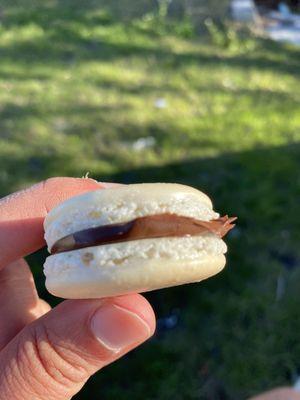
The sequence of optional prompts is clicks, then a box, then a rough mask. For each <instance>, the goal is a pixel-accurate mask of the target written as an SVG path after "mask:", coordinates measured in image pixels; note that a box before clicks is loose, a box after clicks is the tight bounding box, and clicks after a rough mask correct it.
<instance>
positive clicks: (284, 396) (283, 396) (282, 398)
mask: <svg viewBox="0 0 300 400" xmlns="http://www.w3.org/2000/svg"><path fill="white" fill-rule="evenodd" d="M249 400H300V393H297V392H295V391H294V390H293V389H291V388H288V387H286V388H285V387H283V388H278V389H274V390H271V391H270V392H266V393H263V394H261V395H259V396H256V397H251V399H249Z"/></svg>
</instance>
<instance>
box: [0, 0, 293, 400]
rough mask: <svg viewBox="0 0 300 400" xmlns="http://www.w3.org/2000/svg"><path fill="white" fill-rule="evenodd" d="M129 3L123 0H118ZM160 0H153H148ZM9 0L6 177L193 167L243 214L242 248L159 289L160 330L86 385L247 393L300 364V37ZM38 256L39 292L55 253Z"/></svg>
mask: <svg viewBox="0 0 300 400" xmlns="http://www.w3.org/2000/svg"><path fill="white" fill-rule="evenodd" d="M112 3H114V2H112ZM144 3H147V2H144ZM20 4H21V3H20V2H18V1H15V2H13V3H12V2H10V1H7V2H6V0H3V1H2V2H1V16H0V21H1V25H0V43H1V44H0V59H1V62H0V191H1V194H2V195H5V194H7V193H9V192H11V191H14V190H17V189H19V188H22V187H25V186H27V185H29V184H31V183H34V182H36V181H38V180H40V179H43V178H46V177H49V176H55V175H70V176H83V175H85V174H86V173H87V172H88V171H89V172H90V175H91V176H92V177H94V178H97V179H99V180H115V181H121V182H125V183H128V182H142V181H146V182H156V181H167V182H169V181H170V182H180V183H186V184H190V185H193V186H195V187H198V188H201V189H202V190H204V191H205V192H206V193H208V194H209V195H210V196H211V197H212V199H213V201H214V204H215V208H216V209H217V210H218V211H220V212H221V213H222V214H224V213H228V214H230V215H237V216H238V224H237V228H236V229H235V230H234V231H232V233H231V234H230V235H229V236H228V239H227V243H228V246H229V253H228V263H227V268H226V270H225V271H224V272H223V273H222V274H220V275H219V276H217V277H215V278H212V279H210V280H209V281H207V282H205V283H202V284H199V285H190V286H183V287H178V288H172V289H168V290H164V291H157V292H155V293H152V294H149V295H147V297H148V298H149V299H150V301H151V302H152V303H153V305H154V308H155V310H156V313H157V315H158V317H159V328H158V331H157V334H156V335H155V337H154V338H153V339H152V340H151V341H150V342H149V343H147V344H146V345H144V346H143V347H142V348H141V349H138V350H136V351H134V352H133V353H132V354H130V355H129V356H128V357H126V358H125V359H123V360H121V361H119V362H118V363H116V364H115V365H113V366H110V367H108V368H107V369H105V371H103V372H101V373H99V374H97V375H96V376H95V377H93V378H92V379H91V380H90V382H89V384H87V385H86V387H85V389H84V390H83V391H82V392H81V393H80V394H79V395H78V396H77V397H76V399H78V400H79V399H80V400H83V399H96V398H97V396H98V393H99V397H100V396H101V399H118V400H123V399H128V398H130V399H141V398H143V399H147V400H152V399H160V400H169V399H172V400H180V399H201V400H202V399H203V400H223V399H227V400H240V399H245V398H246V397H247V396H250V395H252V394H254V393H257V392H258V391H260V390H262V389H268V388H270V387H272V386H275V385H278V384H287V383H290V382H291V381H292V379H293V378H294V377H295V376H296V375H297V373H298V368H299V367H300V338H299V332H300V319H299V290H300V268H299V267H300V250H299V236H300V222H299V211H300V210H299V194H300V177H299V167H300V161H299V160H300V144H299V140H300V132H299V128H300V114H299V102H300V91H299V87H300V86H299V78H300V69H299V62H300V49H299V48H296V47H293V46H288V45H280V44H275V43H272V42H270V41H268V40H264V39H256V38H254V37H252V36H244V37H243V38H241V39H240V38H239V37H238V35H237V34H236V32H235V30H234V29H233V28H232V27H230V26H227V27H226V26H225V27H223V29H222V30H220V29H219V28H218V26H217V25H215V24H213V23H212V22H210V21H207V28H208V31H209V32H210V34H209V35H207V34H206V35H204V34H202V35H197V34H194V32H193V29H192V27H191V26H190V24H189V22H188V21H184V22H182V23H180V24H179V23H177V24H170V23H169V24H167V23H165V22H164V21H163V16H161V17H156V16H153V15H152V14H147V15H146V16H145V17H144V18H142V17H141V16H140V15H139V16H138V18H137V19H134V20H132V19H129V18H124V19H121V17H120V16H118V17H116V15H117V14H113V15H111V14H110V13H108V12H107V11H105V10H104V9H103V7H100V6H99V2H96V1H92V0H91V1H86V2H84V6H83V5H80V4H83V2H79V1H74V2H72V4H71V2H69V1H67V0H64V1H59V2H56V1H54V0H53V1H52V0H45V1H44V2H42V3H40V2H34V1H30V2H29V1H28V2H27V3H26V7H25V5H24V2H22V4H21V5H20ZM45 254H46V253H45V251H44V250H43V251H41V252H39V253H37V254H35V255H33V256H30V257H29V261H30V262H31V264H32V266H33V270H34V272H35V277H36V280H37V283H38V287H39V291H40V293H41V295H42V296H43V297H46V298H47V299H48V300H50V301H51V302H52V304H54V303H55V302H56V300H55V299H53V298H51V297H50V296H49V295H47V293H46V291H45V289H44V283H43V282H44V278H43V275H42V272H41V271H42V268H41V264H42V262H43V257H44V256H45Z"/></svg>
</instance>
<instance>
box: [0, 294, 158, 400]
mask: <svg viewBox="0 0 300 400" xmlns="http://www.w3.org/2000/svg"><path fill="white" fill-rule="evenodd" d="M154 328H155V322H154V314H153V310H152V308H151V306H150V305H149V303H148V302H147V300H146V299H145V298H143V297H142V296H140V295H128V296H122V297H116V298H110V299H105V300H99V299H97V300H67V301H65V302H63V303H61V304H60V305H59V306H57V307H56V308H55V309H54V310H52V311H50V312H49V313H47V314H46V315H44V316H43V317H42V318H40V319H39V320H36V321H34V322H33V323H32V324H30V325H28V326H27V327H26V328H24V329H23V330H22V331H21V332H20V333H19V334H18V335H17V336H16V337H15V338H14V340H13V341H12V342H10V343H9V344H8V345H7V346H6V347H5V348H4V350H3V351H2V352H1V354H0V371H1V372H2V374H1V375H0V393H1V400H12V399H14V400H21V399H24V398H26V400H46V399H47V400H54V399H55V400H67V399H71V398H72V396H74V395H75V394H76V393H77V392H78V391H79V390H80V389H81V387H82V386H83V385H84V383H85V382H86V381H87V379H88V378H89V377H90V376H91V375H92V374H93V373H95V372H96V371H97V370H99V369H101V368H102V367H103V366H105V365H107V364H109V363H111V362H113V361H114V360H116V359H117V358H119V357H121V356H122V355H124V354H125V353H127V352H128V351H129V350H131V349H133V348H134V347H136V346H137V345H138V344H140V343H142V342H143V341H145V340H146V339H147V338H149V337H150V336H151V335H152V334H153V332H154Z"/></svg>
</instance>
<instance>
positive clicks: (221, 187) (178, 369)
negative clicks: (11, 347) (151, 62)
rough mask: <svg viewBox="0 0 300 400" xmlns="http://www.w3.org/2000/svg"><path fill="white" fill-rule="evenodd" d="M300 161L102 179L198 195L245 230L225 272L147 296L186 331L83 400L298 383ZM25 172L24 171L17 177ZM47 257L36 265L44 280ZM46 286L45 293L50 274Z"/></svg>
mask: <svg viewBox="0 0 300 400" xmlns="http://www.w3.org/2000/svg"><path fill="white" fill-rule="evenodd" d="M299 160H300V145H299V144H293V145H292V144H291V145H289V146H280V147H274V148H261V149H253V150H250V151H244V152H239V153H228V154H225V155H222V156H219V157H215V158H201V159H193V160H182V161H181V162H177V163H172V164H167V165H164V166H161V167H144V168H137V169H132V170H128V171H121V172H119V173H117V174H113V175H100V176H97V177H96V178H98V179H99V180H113V181H118V182H123V183H132V182H157V181H161V182H163V181H166V182H179V183H184V184H189V185H193V186H195V187H197V188H201V189H202V190H203V191H205V192H206V193H208V194H209V195H210V196H211V197H212V199H213V201H214V205H215V209H216V210H218V211H219V212H221V213H222V214H224V213H228V214H230V215H237V216H238V223H237V227H236V229H235V230H233V231H232V233H231V234H229V235H228V237H227V239H226V241H227V244H228V246H229V253H228V263H227V264H228V266H227V268H226V269H225V271H224V272H222V273H221V274H220V275H218V276H217V277H215V278H212V279H209V280H208V281H207V282H205V283H203V284H200V285H190V286H181V287H177V288H170V289H168V290H164V291H156V292H153V293H149V294H147V298H149V299H150V301H151V302H152V304H153V305H154V307H155V310H156V313H157V316H158V317H163V316H168V315H170V314H171V313H172V312H174V310H176V313H177V315H178V318H179V322H178V325H177V326H176V327H175V328H174V329H170V330H169V331H168V330H166V331H165V332H161V331H158V333H157V335H156V336H155V338H154V339H153V340H151V341H150V342H149V343H148V344H146V345H144V346H143V347H142V348H141V349H139V350H137V351H135V352H133V353H131V354H130V355H129V356H127V357H126V358H124V359H122V360H120V361H119V362H118V363H116V364H114V365H113V366H110V367H109V368H107V369H105V370H104V371H102V372H101V374H99V375H98V374H97V375H96V376H95V377H93V378H92V379H91V380H90V381H89V383H88V384H87V385H86V386H85V388H84V389H83V391H82V392H81V393H80V394H79V395H78V396H77V397H76V399H78V400H79V399H80V400H83V399H90V398H93V397H95V394H96V393H98V392H99V393H100V392H101V398H102V399H111V398H118V399H119V400H126V399H128V398H129V397H130V398H131V399H141V398H144V399H149V400H150V399H163V400H164V399H169V398H174V399H181V398H186V399H193V398H201V399H203V400H212V399H213V400H224V399H227V400H237V399H243V398H246V397H247V396H250V395H252V394H253V393H255V392H258V391H259V390H263V389H266V388H267V387H270V386H272V385H275V384H285V383H288V382H289V377H291V376H292V374H293V373H295V371H296V369H297V367H299V359H300V346H299V344H298V343H299V337H298V332H299V330H300V320H299V318H298V315H299V311H298V310H299V297H298V293H299V288H300V251H299V240H300V221H299V218H298V217H297V216H298V215H300V205H299V195H300V179H299ZM15 161H18V160H15ZM3 167H4V168H5V165H2V166H1V168H3ZM22 167H23V166H22V164H18V162H15V169H16V173H17V171H19V170H20V169H21V168H22ZM44 254H45V253H43V254H41V253H38V254H36V255H33V256H31V257H30V260H31V262H32V263H33V265H34V270H35V271H38V265H39V264H41V263H42V259H41V257H42V256H44ZM291 260H292V262H291ZM36 277H37V279H38V282H40V284H41V282H42V275H41V270H39V272H37V273H36ZM282 280H283V282H284V289H283V291H282V290H281V292H280V293H279V292H278V284H279V283H278V282H279V281H282ZM39 291H40V293H41V294H42V296H43V297H46V298H47V299H48V300H49V299H50V301H51V297H50V296H49V295H47V294H46V293H45V290H44V288H43V287H39ZM278 293H279V294H278ZM290 326H292V327H293V328H292V329H290V328H289V327H290ZM266 338H268V340H266ZM241 365H243V367H242V369H241V367H240V366H241ZM124 370H126V373H124ZM129 382H130V383H129ZM153 382H155V385H153V384H152V383H153ZM196 395H197V396H198V397H196Z"/></svg>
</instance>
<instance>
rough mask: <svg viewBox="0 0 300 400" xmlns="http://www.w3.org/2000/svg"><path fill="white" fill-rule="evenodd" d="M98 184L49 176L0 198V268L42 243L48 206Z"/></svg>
mask: <svg viewBox="0 0 300 400" xmlns="http://www.w3.org/2000/svg"><path fill="white" fill-rule="evenodd" d="M101 187H105V186H104V185H103V184H101V183H98V182H96V181H94V180H93V179H77V178H51V179H48V180H46V181H44V182H41V183H38V184H37V185H34V186H32V187H31V188H29V189H26V190H23V191H20V192H17V193H14V194H12V195H10V196H7V197H5V198H4V199H2V200H0V268H1V267H4V266H5V265H7V264H9V263H11V262H12V261H15V260H17V259H19V258H22V257H24V256H25V255H27V254H29V253H32V252H34V251H36V250H38V249H39V248H41V247H43V246H44V245H45V242H44V234H43V221H44V218H45V216H46V214H47V212H48V211H49V210H50V209H51V208H53V207H54V206H55V205H57V204H58V203H60V202H61V201H63V200H65V199H67V198H69V197H72V196H74V195H76V194H79V193H83V192H86V191H90V190H96V189H100V188H101Z"/></svg>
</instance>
